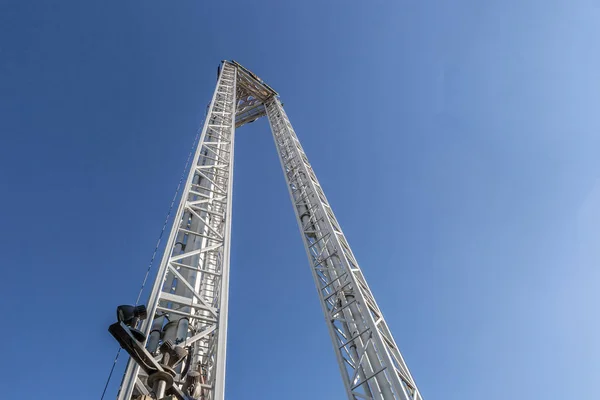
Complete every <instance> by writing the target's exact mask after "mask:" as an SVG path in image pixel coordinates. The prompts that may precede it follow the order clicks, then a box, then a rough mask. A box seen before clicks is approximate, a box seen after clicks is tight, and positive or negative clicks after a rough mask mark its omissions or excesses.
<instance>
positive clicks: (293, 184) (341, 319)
mask: <svg viewBox="0 0 600 400" xmlns="http://www.w3.org/2000/svg"><path fill="white" fill-rule="evenodd" d="M266 109H267V117H268V118H269V124H270V126H271V131H272V133H273V138H274V140H275V146H276V147H277V153H278V154H279V159H280V161H281V166H282V168H283V173H284V176H285V179H286V183H287V186H288V190H289V193H290V198H291V200H292V204H293V206H294V212H295V214H296V219H297V222H298V226H299V228H300V233H301V235H302V240H303V242H304V247H305V249H306V254H307V256H308V260H309V263H310V267H311V271H312V275H313V278H314V281H315V284H316V286H317V291H318V294H319V300H320V302H321V307H322V308H323V313H324V315H325V320H326V322H327V327H328V329H329V334H330V336H331V339H332V342H333V347H334V350H335V353H336V357H337V361H338V364H339V367H340V372H341V374H342V378H343V381H344V386H345V388H346V393H347V395H348V398H349V399H385V400H391V399H398V400H409V399H410V400H422V399H421V395H420V394H419V391H418V389H417V386H416V384H415V382H414V380H413V378H412V376H411V374H410V372H409V370H408V367H407V365H406V363H405V362H404V359H403V358H402V355H401V354H400V350H399V349H398V346H397V345H396V343H395V342H394V339H393V337H392V334H391V332H390V330H389V328H388V326H387V323H386V322H385V319H384V318H383V314H382V313H381V311H380V310H379V307H378V306H377V303H376V302H375V298H374V297H373V294H372V293H371V290H370V289H369V286H368V285H367V282H366V280H365V278H364V276H363V274H362V272H361V270H360V267H359V266H358V262H357V261H356V258H355V257H354V255H353V254H352V250H350V245H349V244H348V241H347V240H346V238H345V237H344V234H343V232H342V229H341V228H340V225H339V223H338V222H337V220H336V218H335V215H334V214H333V211H332V209H331V206H330V205H329V202H328V201H327V198H326V197H325V193H324V192H323V189H322V188H321V185H320V184H319V181H318V180H317V177H316V175H315V173H314V171H313V169H312V167H311V166H310V163H309V162H308V158H307V157H306V154H305V153H304V150H303V149H302V146H301V145H300V142H299V140H298V137H297V136H296V133H295V132H294V129H293V128H292V125H291V124H290V121H289V119H288V117H287V115H286V113H285V111H284V109H283V106H282V104H281V102H280V101H279V99H278V98H273V99H271V100H270V101H269V102H268V103H267V105H266Z"/></svg>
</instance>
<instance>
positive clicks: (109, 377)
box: [100, 114, 206, 400]
mask: <svg viewBox="0 0 600 400" xmlns="http://www.w3.org/2000/svg"><path fill="white" fill-rule="evenodd" d="M204 120H205V121H206V114H205V115H204ZM202 126H204V121H203V122H202ZM201 132H202V128H200V130H198V131H197V132H196V136H195V137H194V142H193V143H192V148H191V149H190V152H189V154H188V157H187V160H186V161H185V166H184V167H183V172H182V173H181V177H180V178H179V183H178V184H177V189H175V195H174V196H173V199H172V200H171V205H170V206H169V211H168V212H167V217H166V218H165V223H164V224H163V227H162V229H161V231H160V235H159V236H158V241H157V242H156V246H155V247H154V252H153V253H152V258H150V263H149V265H148V269H147V270H146V275H145V276H144V280H143V281H142V286H141V287H140V291H139V293H138V296H137V299H136V300H135V305H136V306H137V305H138V303H139V302H140V298H141V297H142V292H143V291H144V287H145V286H146V282H147V281H148V275H149V274H150V270H151V269H152V265H153V264H154V259H155V258H156V253H157V252H158V248H159V247H160V242H161V241H162V237H163V235H164V233H165V230H166V228H167V224H168V223H169V219H170V218H171V212H172V211H173V206H174V205H175V200H177V196H178V195H179V190H180V189H181V184H182V183H183V179H184V178H185V173H186V172H187V169H188V166H189V164H190V160H191V159H192V155H193V154H194V149H195V148H196V143H197V142H198V139H199V138H200V133H201ZM119 354H121V347H119V349H118V350H117V354H116V355H115V361H113V365H112V367H111V369H110V372H109V374H108V378H107V379H106V384H105V385H104V390H103V391H102V396H101V397H100V400H104V395H105V394H106V389H107V388H108V384H109V383H110V379H111V378H112V374H113V371H114V369H115V365H117V360H118V359H119ZM123 376H125V372H124V373H123ZM120 390H121V387H120V386H119V391H120Z"/></svg>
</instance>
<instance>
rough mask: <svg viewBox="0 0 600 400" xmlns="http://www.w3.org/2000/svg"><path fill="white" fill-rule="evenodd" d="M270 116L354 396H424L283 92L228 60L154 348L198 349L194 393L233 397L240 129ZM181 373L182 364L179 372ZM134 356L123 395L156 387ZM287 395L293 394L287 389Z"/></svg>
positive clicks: (165, 272)
mask: <svg viewBox="0 0 600 400" xmlns="http://www.w3.org/2000/svg"><path fill="white" fill-rule="evenodd" d="M263 115H267V116H268V119H269V124H270V126H271V131H272V133H273V138H274V140H275V145H276V148H277V152H278V154H279V159H280V161H281V166H282V168H283V172H284V175H285V179H286V182H287V185H288V189H289V193H290V197H291V200H292V204H293V206H294V212H295V213H296V217H297V221H298V225H299V227H300V232H301V234H302V240H303V242H304V246H305V249H306V253H307V255H308V259H309V262H310V266H311V271H312V275H313V278H314V280H315V283H316V285H317V289H318V290H317V291H318V293H319V299H320V302H321V307H322V309H323V313H324V316H325V320H326V322H327V327H328V330H329V334H330V336H331V339H332V342H333V347H334V350H335V354H336V358H337V361H338V364H339V368H340V372H341V375H342V378H343V382H344V387H345V390H346V394H347V396H348V398H349V399H352V400H354V399H357V400H360V399H363V400H364V399H373V400H380V399H383V400H409V399H410V400H422V398H421V395H420V394H419V391H418V389H417V387H416V384H415V382H414V380H413V378H412V376H411V374H410V372H409V370H408V367H407V366H406V363H405V362H404V359H403V358H402V355H401V354H400V351H399V349H398V347H397V346H396V343H395V342H394V339H393V337H392V335H391V332H390V330H389V329H388V326H387V324H386V322H385V320H384V318H383V315H382V313H381V311H380V310H379V307H378V306H377V304H376V302H375V299H374V297H373V294H372V293H371V291H370V289H369V287H368V285H367V283H366V281H365V279H364V276H363V274H362V272H361V270H360V267H359V266H358V263H357V262H356V259H355V258H354V255H353V254H352V251H351V250H350V246H349V245H348V242H347V240H346V238H345V237H344V234H343V233H342V230H341V228H340V226H339V224H338V222H337V220H336V218H335V216H334V214H333V211H332V210H331V207H330V205H329V203H328V201H327V198H326V197H325V194H324V192H323V189H322V188H321V185H320V184H319V182H318V180H317V178H316V176H315V173H314V171H313V170H312V168H311V166H310V164H309V162H308V159H307V157H306V154H305V153H304V151H303V149H302V146H301V145H300V142H299V141H298V138H297V136H296V134H295V132H294V130H293V128H292V125H291V124H290V122H289V119H288V117H287V115H286V113H285V111H284V109H283V106H282V104H281V102H280V101H279V99H278V95H277V93H276V92H275V91H273V89H271V88H270V87H269V86H268V85H266V84H265V83H264V82H262V80H260V78H258V77H257V76H256V75H254V74H253V73H252V72H250V71H248V70H247V69H245V68H244V67H242V66H241V65H239V64H238V63H236V62H235V61H231V62H229V61H226V62H223V64H222V65H221V69H220V73H219V78H218V82H217V88H216V90H215V93H214V95H213V98H212V101H211V103H210V106H209V109H208V114H207V118H206V121H205V124H204V127H203V130H202V134H201V137H200V142H199V144H198V148H197V150H196V152H195V157H194V161H193V164H192V165H193V167H192V169H191V171H190V173H189V176H188V179H187V182H186V185H185V187H184V191H183V194H182V200H181V203H180V205H179V209H178V211H177V215H176V217H175V223H174V225H173V228H172V230H171V233H170V236H169V240H168V242H167V246H166V250H165V254H164V255H163V259H162V262H161V265H160V268H159V271H158V275H157V279H156V281H155V283H154V287H153V289H152V292H151V295H150V299H149V302H148V315H149V316H150V318H149V319H148V320H147V321H145V322H144V324H143V326H142V330H143V331H144V333H145V334H146V335H147V336H148V340H147V343H146V347H147V348H148V350H149V351H151V352H154V351H155V350H156V349H157V347H158V346H159V345H160V343H162V342H163V341H165V340H167V339H170V340H172V341H173V342H175V343H176V344H180V345H182V346H186V347H189V348H190V349H191V350H192V351H193V357H192V360H191V362H190V371H194V372H195V373H194V375H195V378H194V382H195V388H196V389H195V390H189V384H190V380H189V376H190V374H188V383H185V382H184V381H185V379H182V378H180V375H179V374H178V375H177V376H176V379H175V380H176V384H178V385H179V386H180V387H181V388H182V389H183V390H184V391H186V392H187V393H188V394H190V399H194V400H224V397H225V361H226V345H227V310H228V294H229V254H230V248H231V216H232V193H233V160H234V158H233V154H234V138H235V128H236V127H240V126H242V125H244V124H245V123H248V122H252V121H254V120H255V119H256V118H259V117H261V116H263ZM178 372H180V371H178ZM145 380H146V377H145V376H144V375H143V373H142V372H140V369H139V368H138V367H137V366H136V365H135V364H134V363H133V362H131V361H130V362H129V364H128V365H127V370H126V372H125V376H124V379H123V383H122V389H121V391H120V393H119V395H118V399H119V400H130V399H135V398H137V396H139V395H142V394H148V393H149V389H148V388H147V387H146V385H145ZM282 398H285V396H282Z"/></svg>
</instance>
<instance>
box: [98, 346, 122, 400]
mask: <svg viewBox="0 0 600 400" xmlns="http://www.w3.org/2000/svg"><path fill="white" fill-rule="evenodd" d="M119 354H121V348H120V347H119V350H117V355H116V357H115V361H113V365H112V367H111V369H110V373H109V374H108V379H107V380H106V385H104V390H103V391H102V396H101V397H100V400H102V399H104V395H105V394H106V389H107V388H108V384H109V383H110V378H111V377H112V374H113V371H114V370H115V365H117V360H118V359H119Z"/></svg>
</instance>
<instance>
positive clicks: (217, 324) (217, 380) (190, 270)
mask: <svg viewBox="0 0 600 400" xmlns="http://www.w3.org/2000/svg"><path fill="white" fill-rule="evenodd" d="M236 73H237V68H236V67H235V66H234V65H233V64H230V63H224V64H223V66H222V68H221V72H220V74H219V80H218V82H217V88H216V89H215V93H214V95H213V98H212V101H211V103H210V106H209V110H208V114H207V117H206V121H205V123H204V127H203V130H202V134H201V136H200V142H199V144H198V148H197V150H196V152H195V156H194V161H193V164H192V168H191V170H190V173H189V176H188V179H187V182H186V185H185V187H184V191H183V194H182V199H181V203H180V205H179V209H178V210H177V214H176V217H175V223H174V225H173V228H172V230H171V233H170V236H169V240H168V242H167V246H166V250H165V253H164V255H163V259H162V262H161V265H160V267H159V271H158V275H157V279H156V281H155V283H154V287H153V289H152V293H151V295H150V300H149V302H148V315H149V316H151V318H149V319H148V320H146V321H145V322H144V325H143V326H142V330H143V332H144V333H145V334H146V335H149V338H148V341H147V347H148V349H149V350H150V351H154V350H156V348H157V346H158V344H159V343H160V342H161V341H163V340H166V339H171V340H173V341H174V342H175V343H176V344H180V345H184V346H190V348H191V349H192V351H193V355H194V356H193V359H192V363H191V370H193V371H198V372H199V373H200V374H199V377H198V378H197V380H198V381H199V382H198V384H197V385H196V386H197V387H198V389H197V390H196V391H195V393H194V396H193V398H195V399H200V398H201V399H202V400H223V399H224V397H225V393H224V392H225V388H224V381H225V379H224V378H225V352H226V335H227V301H228V290H229V250H230V242H231V240H230V238H231V206H232V199H231V193H232V184H233V179H232V178H233V141H234V136H235V119H236V82H237V79H236ZM178 376H179V375H178ZM145 378H146V377H145V376H143V374H142V373H140V370H139V368H138V367H137V366H136V365H134V363H133V362H131V361H130V362H129V364H128V366H127V370H126V372H125V377H124V380H123V384H122V389H121V392H120V394H119V396H118V399H119V400H125V399H127V400H129V399H131V398H132V396H134V397H133V398H135V396H137V395H138V394H141V393H142V392H143V391H144V390H143V389H142V388H143V386H144V381H145ZM136 386H137V387H138V388H139V389H136Z"/></svg>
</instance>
